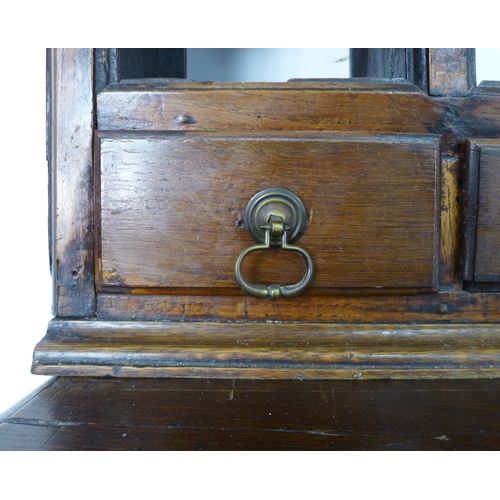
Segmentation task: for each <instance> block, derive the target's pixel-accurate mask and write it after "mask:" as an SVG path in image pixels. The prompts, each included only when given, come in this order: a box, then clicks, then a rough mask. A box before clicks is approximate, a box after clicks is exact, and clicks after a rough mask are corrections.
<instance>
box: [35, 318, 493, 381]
mask: <svg viewBox="0 0 500 500" xmlns="http://www.w3.org/2000/svg"><path fill="white" fill-rule="evenodd" d="M499 334H500V325H496V324H493V325H492V324H456V325H451V324H427V325H401V324H398V325H395V324H390V325H388V324H380V325H373V324H372V325H363V324H358V325H340V324H304V323H302V324H299V323H257V324H256V323H205V322H197V323H190V322H183V323H174V322H153V321H152V322H133V321H122V322H120V321H114V322H111V321H98V320H60V319H54V320H52V321H51V322H50V323H49V328H48V332H47V335H46V336H45V338H44V339H43V340H42V341H41V342H40V343H39V344H38V345H37V346H36V348H35V353H34V359H33V366H32V372H33V373H35V374H40V375H71V376H74V375H77V376H78V375H81V376H111V377H179V378H181V377H182V378H185V377H204V378H206V377H213V378H238V377H241V378H266V379H278V378H294V379H352V378H358V379H409V378H493V377H500V335H499Z"/></svg>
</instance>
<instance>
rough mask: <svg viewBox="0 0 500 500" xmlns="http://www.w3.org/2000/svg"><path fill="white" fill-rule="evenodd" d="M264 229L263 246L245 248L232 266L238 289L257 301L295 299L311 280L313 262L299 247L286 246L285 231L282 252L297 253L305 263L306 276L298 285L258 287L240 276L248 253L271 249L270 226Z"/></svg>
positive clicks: (282, 237) (282, 239) (282, 238)
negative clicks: (282, 298)
mask: <svg viewBox="0 0 500 500" xmlns="http://www.w3.org/2000/svg"><path fill="white" fill-rule="evenodd" d="M263 228H265V235H264V244H263V245H253V246H251V247H248V248H245V250H243V251H242V252H241V253H240V254H239V255H238V258H237V259H236V263H235V264H234V276H235V278H236V281H237V283H238V285H239V286H240V288H241V289H242V290H243V291H245V292H246V293H248V294H249V295H252V296H253V297H257V298H258V299H270V300H272V301H276V300H279V299H280V298H281V297H284V298H287V297H295V296H296V295H298V294H299V293H300V292H302V290H304V288H306V286H307V285H308V284H309V281H310V280H311V278H312V275H313V268H314V267H313V262H312V259H311V257H310V256H309V254H308V253H307V252H306V251H305V250H304V249H303V248H300V247H297V246H294V245H288V244H287V241H286V239H287V236H286V229H285V230H284V231H283V234H282V236H281V248H282V249H283V250H290V251H293V252H298V253H300V255H302V257H304V260H305V261H306V266H307V269H306V274H305V276H304V277H303V278H302V280H300V281H299V282H298V283H296V284H295V285H285V286H280V285H276V284H275V285H269V286H259V285H252V284H250V283H248V281H246V280H245V279H244V278H243V276H242V275H241V264H242V263H243V259H244V258H245V257H246V256H247V255H248V254H250V253H252V252H256V251H257V250H268V249H269V248H271V244H270V242H271V226H268V227H265V226H264V227H263Z"/></svg>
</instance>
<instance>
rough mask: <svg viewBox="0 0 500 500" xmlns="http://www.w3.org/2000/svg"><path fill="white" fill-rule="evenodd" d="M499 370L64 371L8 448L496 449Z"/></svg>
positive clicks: (15, 426) (8, 433) (34, 403)
mask: <svg viewBox="0 0 500 500" xmlns="http://www.w3.org/2000/svg"><path fill="white" fill-rule="evenodd" d="M499 449H500V379H492V380H488V379H487V380H367V381H356V380H353V381H347V380H339V381H335V380H333V381H332V380H322V381H319V380H318V381H311V380H307V381H300V380H245V379H243V380H242V379H237V380H213V379H212V380H209V379H112V378H100V379H99V378H83V377H80V378H78V377H74V378H72V377H61V378H58V379H55V380H54V381H53V382H52V383H51V384H50V385H48V386H46V387H44V388H43V389H42V390H41V391H40V392H39V393H38V394H35V395H34V396H33V397H32V398H31V399H30V400H28V401H25V402H24V404H22V405H17V406H16V407H14V409H13V411H10V412H6V413H5V414H4V415H3V416H2V417H0V450H499Z"/></svg>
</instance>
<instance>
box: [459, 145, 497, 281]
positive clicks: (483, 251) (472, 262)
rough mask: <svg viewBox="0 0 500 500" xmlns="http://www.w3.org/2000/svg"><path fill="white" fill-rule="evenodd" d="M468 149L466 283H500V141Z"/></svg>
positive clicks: (471, 146) (469, 146)
mask: <svg viewBox="0 0 500 500" xmlns="http://www.w3.org/2000/svg"><path fill="white" fill-rule="evenodd" d="M467 147H468V158H467V172H466V181H467V184H466V208H465V212H466V266H465V279H467V280H471V281H476V282H497V283H500V250H499V249H500V140H494V139H471V140H470V141H468V144H467Z"/></svg>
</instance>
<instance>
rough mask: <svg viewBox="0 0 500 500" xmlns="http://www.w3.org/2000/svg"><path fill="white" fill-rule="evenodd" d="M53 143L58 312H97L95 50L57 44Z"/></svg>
mask: <svg viewBox="0 0 500 500" xmlns="http://www.w3.org/2000/svg"><path fill="white" fill-rule="evenodd" d="M48 63H49V64H48V71H49V73H50V78H51V81H52V82H53V84H52V86H51V92H50V94H49V95H48V101H49V110H50V113H49V120H48V122H49V123H48V129H49V134H48V137H49V139H50V141H49V144H48V157H49V170H50V179H49V182H50V189H51V194H52V195H51V206H50V207H49V212H50V224H51V227H50V232H51V265H52V277H53V281H54V284H53V288H54V295H55V297H54V303H53V304H54V306H53V307H54V313H55V314H56V315H57V316H59V317H85V316H92V315H93V314H94V311H95V287H94V273H93V269H92V268H93V264H94V256H93V248H94V244H93V234H92V229H93V228H92V218H93V191H92V183H93V181H92V171H93V165H92V150H93V148H92V137H93V127H94V109H93V100H94V97H93V77H92V75H93V73H92V71H91V70H90V68H92V66H93V51H92V50H90V49H51V50H50V51H49V58H48Z"/></svg>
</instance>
